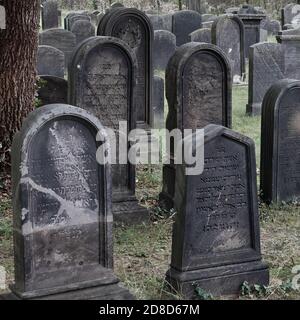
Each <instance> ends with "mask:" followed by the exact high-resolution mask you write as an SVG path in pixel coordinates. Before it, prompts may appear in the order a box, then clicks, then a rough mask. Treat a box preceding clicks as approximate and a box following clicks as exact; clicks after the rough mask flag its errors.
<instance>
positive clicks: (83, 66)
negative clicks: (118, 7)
mask: <svg viewBox="0 0 300 320" xmlns="http://www.w3.org/2000/svg"><path fill="white" fill-rule="evenodd" d="M78 66H80V68H78ZM136 72H137V59H136V56H135V54H134V52H133V50H132V49H131V48H129V46H127V45H126V44H125V43H124V42H123V41H121V40H120V39H118V38H112V37H93V38H89V39H87V40H85V41H84V42H83V43H81V45H80V46H79V47H77V51H76V52H75V54H74V56H73V60H72V62H71V64H70V69H69V102H70V103H71V104H73V105H76V106H78V107H80V108H83V109H85V110H88V111H90V112H92V113H93V114H95V115H96V116H97V118H98V119H100V121H101V123H102V124H103V125H104V126H106V127H108V128H110V129H112V130H115V131H116V130H118V129H119V121H127V122H128V125H127V127H128V128H127V129H128V132H130V131H131V130H133V129H135V128H136V123H137V122H136V116H137V110H136V108H137V105H136V103H135V101H136V95H137V92H136ZM117 156H118V154H117ZM118 163H119V162H118ZM112 183H113V212H114V215H115V219H116V221H117V222H128V223H131V224H132V223H139V222H141V221H145V220H147V218H148V212H147V210H146V209H145V208H142V207H141V206H139V204H138V201H137V199H136V197H135V166H134V165H132V164H130V163H129V162H128V163H127V164H126V163H125V164H116V165H112Z"/></svg>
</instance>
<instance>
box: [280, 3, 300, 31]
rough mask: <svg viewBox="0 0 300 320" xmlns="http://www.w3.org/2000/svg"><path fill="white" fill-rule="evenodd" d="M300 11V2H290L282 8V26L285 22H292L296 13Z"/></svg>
mask: <svg viewBox="0 0 300 320" xmlns="http://www.w3.org/2000/svg"><path fill="white" fill-rule="evenodd" d="M299 13H300V7H299V4H296V3H289V4H287V5H286V6H285V7H284V8H283V9H282V10H281V23H282V27H283V26H284V25H285V24H292V21H293V19H294V17H295V16H296V15H298V14H299Z"/></svg>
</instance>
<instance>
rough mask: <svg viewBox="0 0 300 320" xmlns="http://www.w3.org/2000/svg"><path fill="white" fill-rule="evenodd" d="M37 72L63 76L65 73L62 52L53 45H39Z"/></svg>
mask: <svg viewBox="0 0 300 320" xmlns="http://www.w3.org/2000/svg"><path fill="white" fill-rule="evenodd" d="M37 72H38V75H41V74H43V75H50V76H56V77H62V78H63V77H64V74H65V55H64V53H63V52H62V51H60V50H58V49H56V48H54V47H50V46H39V47H38V58H37Z"/></svg>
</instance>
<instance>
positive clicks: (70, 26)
mask: <svg viewBox="0 0 300 320" xmlns="http://www.w3.org/2000/svg"><path fill="white" fill-rule="evenodd" d="M77 21H88V22H91V17H90V16H89V15H88V14H75V15H72V16H71V17H69V18H68V30H69V31H72V29H73V26H74V24H75V23H76V22H77Z"/></svg>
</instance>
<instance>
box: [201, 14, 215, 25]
mask: <svg viewBox="0 0 300 320" xmlns="http://www.w3.org/2000/svg"><path fill="white" fill-rule="evenodd" d="M201 18H202V23H203V22H209V21H215V20H217V19H218V16H215V15H213V14H207V13H206V14H202V16H201Z"/></svg>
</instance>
